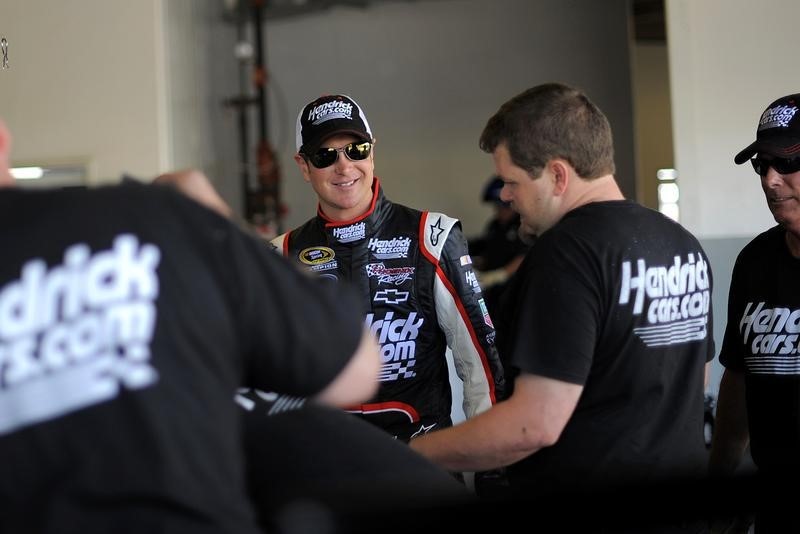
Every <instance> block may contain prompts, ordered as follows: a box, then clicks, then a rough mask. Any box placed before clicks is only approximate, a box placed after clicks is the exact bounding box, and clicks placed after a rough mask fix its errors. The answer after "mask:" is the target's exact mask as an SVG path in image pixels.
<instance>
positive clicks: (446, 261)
mask: <svg viewBox="0 0 800 534" xmlns="http://www.w3.org/2000/svg"><path fill="white" fill-rule="evenodd" d="M420 234H421V235H420V245H421V248H422V251H423V254H425V255H426V257H428V259H429V260H430V261H431V262H433V263H434V264H435V265H436V276H435V279H434V296H435V303H436V316H437V319H438V321H439V326H440V328H441V329H442V331H443V332H444V334H445V337H446V338H447V345H448V346H449V347H450V350H451V351H452V353H453V363H454V364H455V369H456V374H458V376H459V378H460V379H461V381H462V382H463V384H464V404H463V408H464V414H465V415H466V417H468V418H469V417H473V416H474V415H477V414H479V413H481V412H483V411H485V410H487V409H488V408H489V407H490V406H491V405H492V404H494V403H495V402H496V401H497V400H499V399H502V398H503V393H504V390H505V378H504V373H503V366H502V364H501V363H500V358H499V356H498V354H497V349H496V347H495V345H494V342H495V330H494V325H493V324H492V319H491V317H490V316H489V312H488V309H487V307H486V304H485V302H484V300H483V296H482V293H481V287H480V284H479V283H478V279H477V276H476V274H475V271H474V270H473V268H472V259H471V258H470V255H469V252H468V248H467V240H466V239H465V238H464V235H463V233H462V232H461V224H460V223H459V222H458V220H457V219H453V218H452V217H448V216H447V215H444V214H441V213H429V212H426V213H424V214H423V216H422V219H421V221H420Z"/></svg>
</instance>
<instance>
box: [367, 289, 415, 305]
mask: <svg viewBox="0 0 800 534" xmlns="http://www.w3.org/2000/svg"><path fill="white" fill-rule="evenodd" d="M372 300H374V301H375V302H385V303H386V304H400V303H401V302H405V301H407V300H408V291H398V290H396V289H383V290H381V291H378V292H377V293H375V298H373V299H372Z"/></svg>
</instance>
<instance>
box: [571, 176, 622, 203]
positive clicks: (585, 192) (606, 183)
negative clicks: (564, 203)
mask: <svg viewBox="0 0 800 534" xmlns="http://www.w3.org/2000/svg"><path fill="white" fill-rule="evenodd" d="M577 180H580V186H579V187H577V188H575V189H573V191H575V195H574V198H573V199H572V201H571V202H570V209H575V208H578V207H580V206H583V205H584V204H589V203H591V202H606V201H609V200H625V195H623V194H622V190H620V188H619V185H618V184H617V181H616V180H615V179H614V176H613V175H611V174H607V175H605V176H601V177H600V178H595V179H594V180H583V179H582V178H577Z"/></svg>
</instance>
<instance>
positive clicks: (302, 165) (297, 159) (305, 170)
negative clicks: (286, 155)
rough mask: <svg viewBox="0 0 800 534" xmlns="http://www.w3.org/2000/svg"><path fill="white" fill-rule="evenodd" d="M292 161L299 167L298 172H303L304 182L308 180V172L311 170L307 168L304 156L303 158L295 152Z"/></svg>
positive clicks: (309, 179)
mask: <svg viewBox="0 0 800 534" xmlns="http://www.w3.org/2000/svg"><path fill="white" fill-rule="evenodd" d="M294 162H295V163H297V166H298V167H300V172H301V173H303V180H305V181H306V182H310V181H311V177H310V176H309V173H310V172H311V170H310V169H309V168H308V165H309V164H308V162H307V161H306V158H304V157H303V156H301V155H300V154H295V155H294Z"/></svg>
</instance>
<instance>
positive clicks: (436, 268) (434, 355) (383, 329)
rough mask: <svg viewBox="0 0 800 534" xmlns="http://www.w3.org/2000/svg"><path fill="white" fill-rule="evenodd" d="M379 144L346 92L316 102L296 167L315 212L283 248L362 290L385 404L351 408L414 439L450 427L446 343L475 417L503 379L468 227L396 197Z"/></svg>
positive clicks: (380, 400) (305, 118)
mask: <svg viewBox="0 0 800 534" xmlns="http://www.w3.org/2000/svg"><path fill="white" fill-rule="evenodd" d="M373 145H374V140H373V137H372V132H371V131H370V128H369V124H368V122H367V120H366V117H365V116H364V113H363V111H362V110H361V108H360V107H359V106H358V104H356V103H355V101H353V100H352V99H351V98H349V97H348V96H346V95H326V96H323V97H320V98H318V99H316V100H314V101H312V102H310V103H309V104H308V105H306V106H305V107H304V108H303V110H301V112H300V115H299V116H298V119H297V154H296V155H295V161H296V162H297V164H298V166H299V167H300V170H301V172H302V173H303V177H304V179H305V180H306V181H307V182H309V183H310V184H311V186H312V187H313V188H314V191H315V192H316V193H317V196H318V198H319V206H318V209H317V216H316V217H314V218H312V219H310V220H309V221H308V222H306V223H305V224H303V225H301V226H300V227H298V228H296V229H294V230H292V231H289V232H287V233H285V234H282V235H280V236H278V237H276V238H275V239H274V240H273V243H274V244H275V246H276V247H278V249H279V250H281V251H282V252H283V254H284V255H285V256H286V257H287V258H289V259H290V260H292V261H293V262H295V263H297V264H298V265H299V266H301V267H303V268H305V269H307V270H308V271H311V272H313V273H315V274H317V275H319V276H322V277H325V278H328V279H331V280H333V281H338V282H342V283H350V284H353V285H354V286H355V287H356V288H357V289H359V291H360V294H361V299H362V305H363V311H364V313H365V316H366V324H367V325H368V326H369V327H370V328H371V330H372V332H373V333H374V334H375V336H376V337H377V339H378V342H379V343H380V345H381V356H382V360H383V366H382V371H381V374H380V382H381V383H380V388H379V391H378V394H377V396H376V397H375V398H374V399H371V401H370V402H368V403H366V404H362V405H360V406H354V407H352V408H351V409H350V410H349V411H351V412H352V413H356V414H360V415H361V416H363V417H364V418H365V419H366V420H368V421H370V422H372V423H373V424H375V425H377V426H379V427H381V428H383V429H384V430H386V431H387V432H389V433H391V434H392V435H393V436H395V437H397V438H398V439H401V440H403V441H408V440H410V439H411V437H413V436H415V435H419V434H422V433H426V432H428V431H430V430H434V429H438V428H443V427H446V426H450V425H451V424H452V421H451V417H450V413H451V407H452V392H451V389H450V380H449V376H448V365H447V359H446V351H447V349H448V347H449V348H450V349H451V351H452V355H453V361H454V365H455V369H456V372H457V374H458V376H459V377H460V378H461V381H462V383H463V399H464V402H463V408H464V413H465V416H466V417H467V418H469V417H472V416H474V415H476V414H478V413H480V412H482V411H484V410H486V409H488V408H489V407H490V406H491V405H492V404H494V403H495V401H496V400H498V399H500V398H501V396H502V392H503V389H504V375H503V369H502V366H501V364H500V360H499V358H498V355H497V351H496V349H495V346H494V337H495V330H494V326H493V325H492V320H491V318H490V316H489V313H488V311H487V308H486V305H485V302H484V300H483V297H482V294H481V288H480V285H479V284H478V280H477V277H476V275H475V272H474V270H473V268H472V260H471V258H470V256H469V254H468V249H467V242H466V239H465V238H464V236H463V234H462V232H461V226H460V223H459V221H458V220H456V219H453V218H451V217H448V216H447V215H444V214H442V213H434V212H424V211H418V210H415V209H411V208H408V207H406V206H402V205H399V204H395V203H393V202H391V201H389V200H388V199H386V197H385V196H384V194H383V190H382V188H381V184H380V181H379V180H378V178H377V177H375V176H374V174H373V171H374V159H373V157H374V153H373V151H372V147H373Z"/></svg>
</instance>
